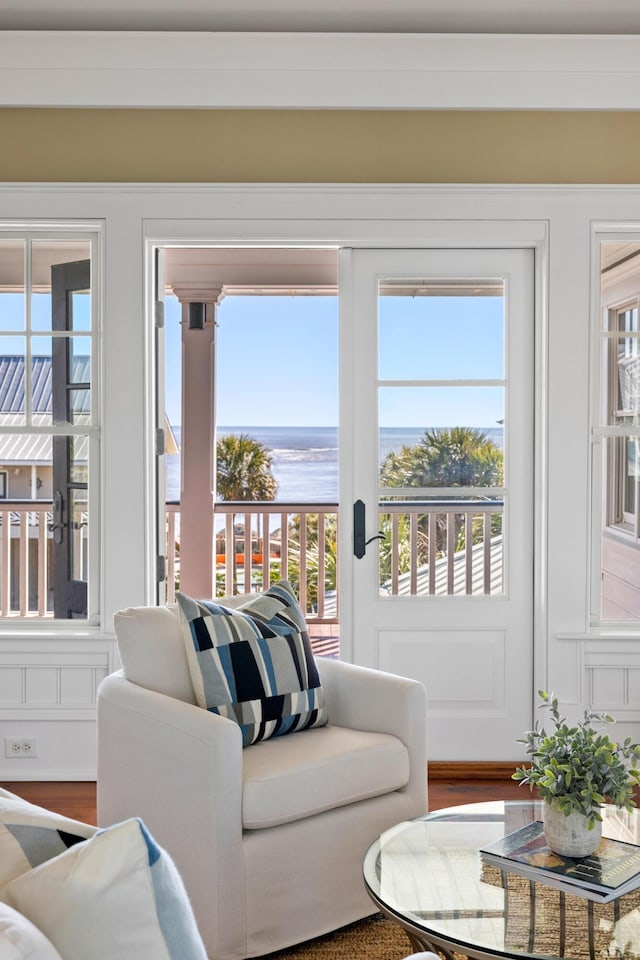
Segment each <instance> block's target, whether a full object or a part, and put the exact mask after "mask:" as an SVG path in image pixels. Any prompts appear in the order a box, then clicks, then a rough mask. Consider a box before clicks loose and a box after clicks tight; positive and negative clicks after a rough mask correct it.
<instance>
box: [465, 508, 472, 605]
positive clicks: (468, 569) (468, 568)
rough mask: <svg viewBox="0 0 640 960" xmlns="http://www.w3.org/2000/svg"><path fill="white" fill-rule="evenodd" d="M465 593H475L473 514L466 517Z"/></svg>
mask: <svg viewBox="0 0 640 960" xmlns="http://www.w3.org/2000/svg"><path fill="white" fill-rule="evenodd" d="M464 549H465V593H468V594H471V593H473V514H472V513H465V515H464Z"/></svg>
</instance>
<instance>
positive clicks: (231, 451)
mask: <svg viewBox="0 0 640 960" xmlns="http://www.w3.org/2000/svg"><path fill="white" fill-rule="evenodd" d="M277 490H278V484H277V482H276V480H275V478H274V476H273V474H272V472H271V451H270V450H269V449H268V447H266V446H265V445H264V444H263V443H261V442H260V441H259V440H255V439H254V438H253V437H250V436H249V435H248V434H246V433H241V434H239V435H238V436H236V435H234V434H229V435H228V436H226V437H220V439H219V440H218V442H217V443H216V494H217V497H218V499H219V500H254V501H255V500H258V501H259V500H275V498H276V493H277Z"/></svg>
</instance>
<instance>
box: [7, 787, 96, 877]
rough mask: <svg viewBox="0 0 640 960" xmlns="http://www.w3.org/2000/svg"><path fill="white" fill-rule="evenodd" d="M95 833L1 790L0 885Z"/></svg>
mask: <svg viewBox="0 0 640 960" xmlns="http://www.w3.org/2000/svg"><path fill="white" fill-rule="evenodd" d="M96 830H97V827H92V826H90V825H89V824H87V823H80V821H79V820H71V819H69V817H63V816H61V815H60V814H57V813H53V812H52V811H51V810H45V809H44V807H38V806H36V804H34V803H29V802H28V801H27V800H23V799H21V798H20V797H17V796H15V795H14V794H12V793H9V792H8V791H6V790H0V886H2V885H3V884H5V883H8V882H9V881H10V880H14V879H15V878H16V877H19V876H20V875H21V874H23V873H26V872H27V871H28V870H31V869H32V868H33V867H37V866H38V865H39V864H41V863H44V862H45V860H50V859H51V858H52V857H57V856H58V854H59V853H63V852H64V851H65V850H67V849H68V848H69V847H72V846H73V845H74V844H76V843H80V842H82V841H83V840H86V839H87V838H88V837H91V836H93V834H94V833H95V832H96Z"/></svg>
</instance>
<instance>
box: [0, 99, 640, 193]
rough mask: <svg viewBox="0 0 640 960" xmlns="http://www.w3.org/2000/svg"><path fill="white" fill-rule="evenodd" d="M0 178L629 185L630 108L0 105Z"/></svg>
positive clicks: (634, 151)
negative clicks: (67, 107)
mask: <svg viewBox="0 0 640 960" xmlns="http://www.w3.org/2000/svg"><path fill="white" fill-rule="evenodd" d="M0 144H1V147H0V181H5V182H6V181H96V182H99V181H113V182H118V181H120V182H127V181H131V182H135V181H151V182H153V181H158V182H163V181H175V182H234V181H235V182H283V183H287V182H307V183H314V182H318V183H320V182H328V183H340V182H353V183H374V182H379V183H385V182H386V183H447V182H449V183H465V182H468V183H490V182H495V183H638V182H640V161H639V159H638V158H639V157H640V114H639V113H636V112H592V111H573V112H567V111H562V112H552V111H547V112H543V111H366V110H356V111H348V110H345V111H340V110H329V111H302V110H291V111H285V110H90V109H89V110H84V109H70V110H60V109H35V108H29V109H18V108H16V109H0Z"/></svg>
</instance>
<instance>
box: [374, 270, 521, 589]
mask: <svg viewBox="0 0 640 960" xmlns="http://www.w3.org/2000/svg"><path fill="white" fill-rule="evenodd" d="M434 291H435V295H434ZM378 305H379V363H378V369H379V379H378V459H379V484H378V485H379V529H380V531H381V532H382V533H383V534H384V539H383V540H382V541H381V543H380V549H379V558H380V560H379V564H380V566H379V591H380V595H381V596H392V597H393V596H407V595H427V596H428V595H445V596H454V595H455V596H459V595H465V594H466V595H491V596H496V595H502V593H503V576H502V567H503V541H502V531H503V516H504V505H505V495H506V491H505V476H504V447H505V444H504V422H505V410H506V406H507V399H506V383H505V380H504V358H505V350H504V339H505V338H504V290H503V282H502V281H496V280H486V281H478V280H474V281H464V282H463V281H461V282H460V284H459V286H458V285H457V284H456V282H454V281H451V280H443V281H441V282H433V281H429V283H428V284H425V283H424V282H421V281H415V282H410V281H407V280H403V281H401V282H398V281H394V280H390V281H389V280H386V281H384V282H383V283H381V284H380V288H379V298H378ZM396 491H397V492H396Z"/></svg>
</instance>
